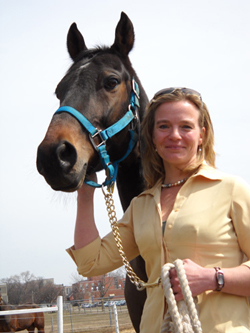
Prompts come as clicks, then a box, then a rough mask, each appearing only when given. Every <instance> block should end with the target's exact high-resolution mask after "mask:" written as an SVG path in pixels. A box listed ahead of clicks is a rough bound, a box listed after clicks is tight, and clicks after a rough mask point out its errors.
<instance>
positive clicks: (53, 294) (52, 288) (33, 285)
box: [1, 271, 63, 304]
mask: <svg viewBox="0 0 250 333" xmlns="http://www.w3.org/2000/svg"><path fill="white" fill-rule="evenodd" d="M1 281H2V282H3V283H6V285H7V293H8V299H9V302H10V303H11V304H22V303H38V304H41V303H52V302H55V300H56V298H57V296H58V295H63V288H62V287H61V288H60V287H58V286H56V285H54V283H53V282H51V281H47V280H44V279H43V278H36V277H35V276H34V275H33V274H31V273H30V272H29V271H27V272H23V273H21V274H20V275H14V276H11V277H10V278H5V279H2V280H1ZM45 281H46V282H45Z"/></svg>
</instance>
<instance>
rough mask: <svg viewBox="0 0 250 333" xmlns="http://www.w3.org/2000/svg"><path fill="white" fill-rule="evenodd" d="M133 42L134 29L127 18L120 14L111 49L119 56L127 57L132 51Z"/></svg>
mask: <svg viewBox="0 0 250 333" xmlns="http://www.w3.org/2000/svg"><path fill="white" fill-rule="evenodd" d="M134 40H135V34H134V27H133V24H132V22H131V21H130V19H129V18H128V16H127V15H126V14H125V13H124V12H122V13H121V18H120V21H119V22H118V24H117V26H116V30H115V41H114V44H113V45H112V46H111V48H113V49H115V50H116V51H118V52H119V53H120V54H121V55H125V56H127V55H128V54H129V52H130V51H131V50H132V48H133V45H134Z"/></svg>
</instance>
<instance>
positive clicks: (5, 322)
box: [0, 297, 44, 333]
mask: <svg viewBox="0 0 250 333" xmlns="http://www.w3.org/2000/svg"><path fill="white" fill-rule="evenodd" d="M37 308H39V306H38V305H36V304H22V305H17V306H13V305H10V304H6V303H5V302H4V301H3V299H2V297H1V298H0V332H18V331H23V330H27V331H28V332H29V333H34V332H35V328H37V330H38V333H44V314H43V312H37V313H23V314H13V315H1V311H7V310H21V309H37Z"/></svg>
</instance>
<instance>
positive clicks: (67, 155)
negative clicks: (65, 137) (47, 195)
mask: <svg viewBox="0 0 250 333" xmlns="http://www.w3.org/2000/svg"><path fill="white" fill-rule="evenodd" d="M56 155H57V158H58V161H59V163H60V166H61V168H62V169H63V170H64V171H67V172H68V171H69V170H70V169H71V168H72V167H73V166H74V165H75V163H76V160H77V152H76V149H75V147H74V146H73V145H72V144H71V143H69V142H67V141H65V142H63V143H60V144H59V145H58V147H57V148H56Z"/></svg>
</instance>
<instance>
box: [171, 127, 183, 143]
mask: <svg viewBox="0 0 250 333" xmlns="http://www.w3.org/2000/svg"><path fill="white" fill-rule="evenodd" d="M169 138H170V139H172V140H179V139H181V135H180V132H179V130H178V128H174V127H172V129H171V131H170V134H169Z"/></svg>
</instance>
